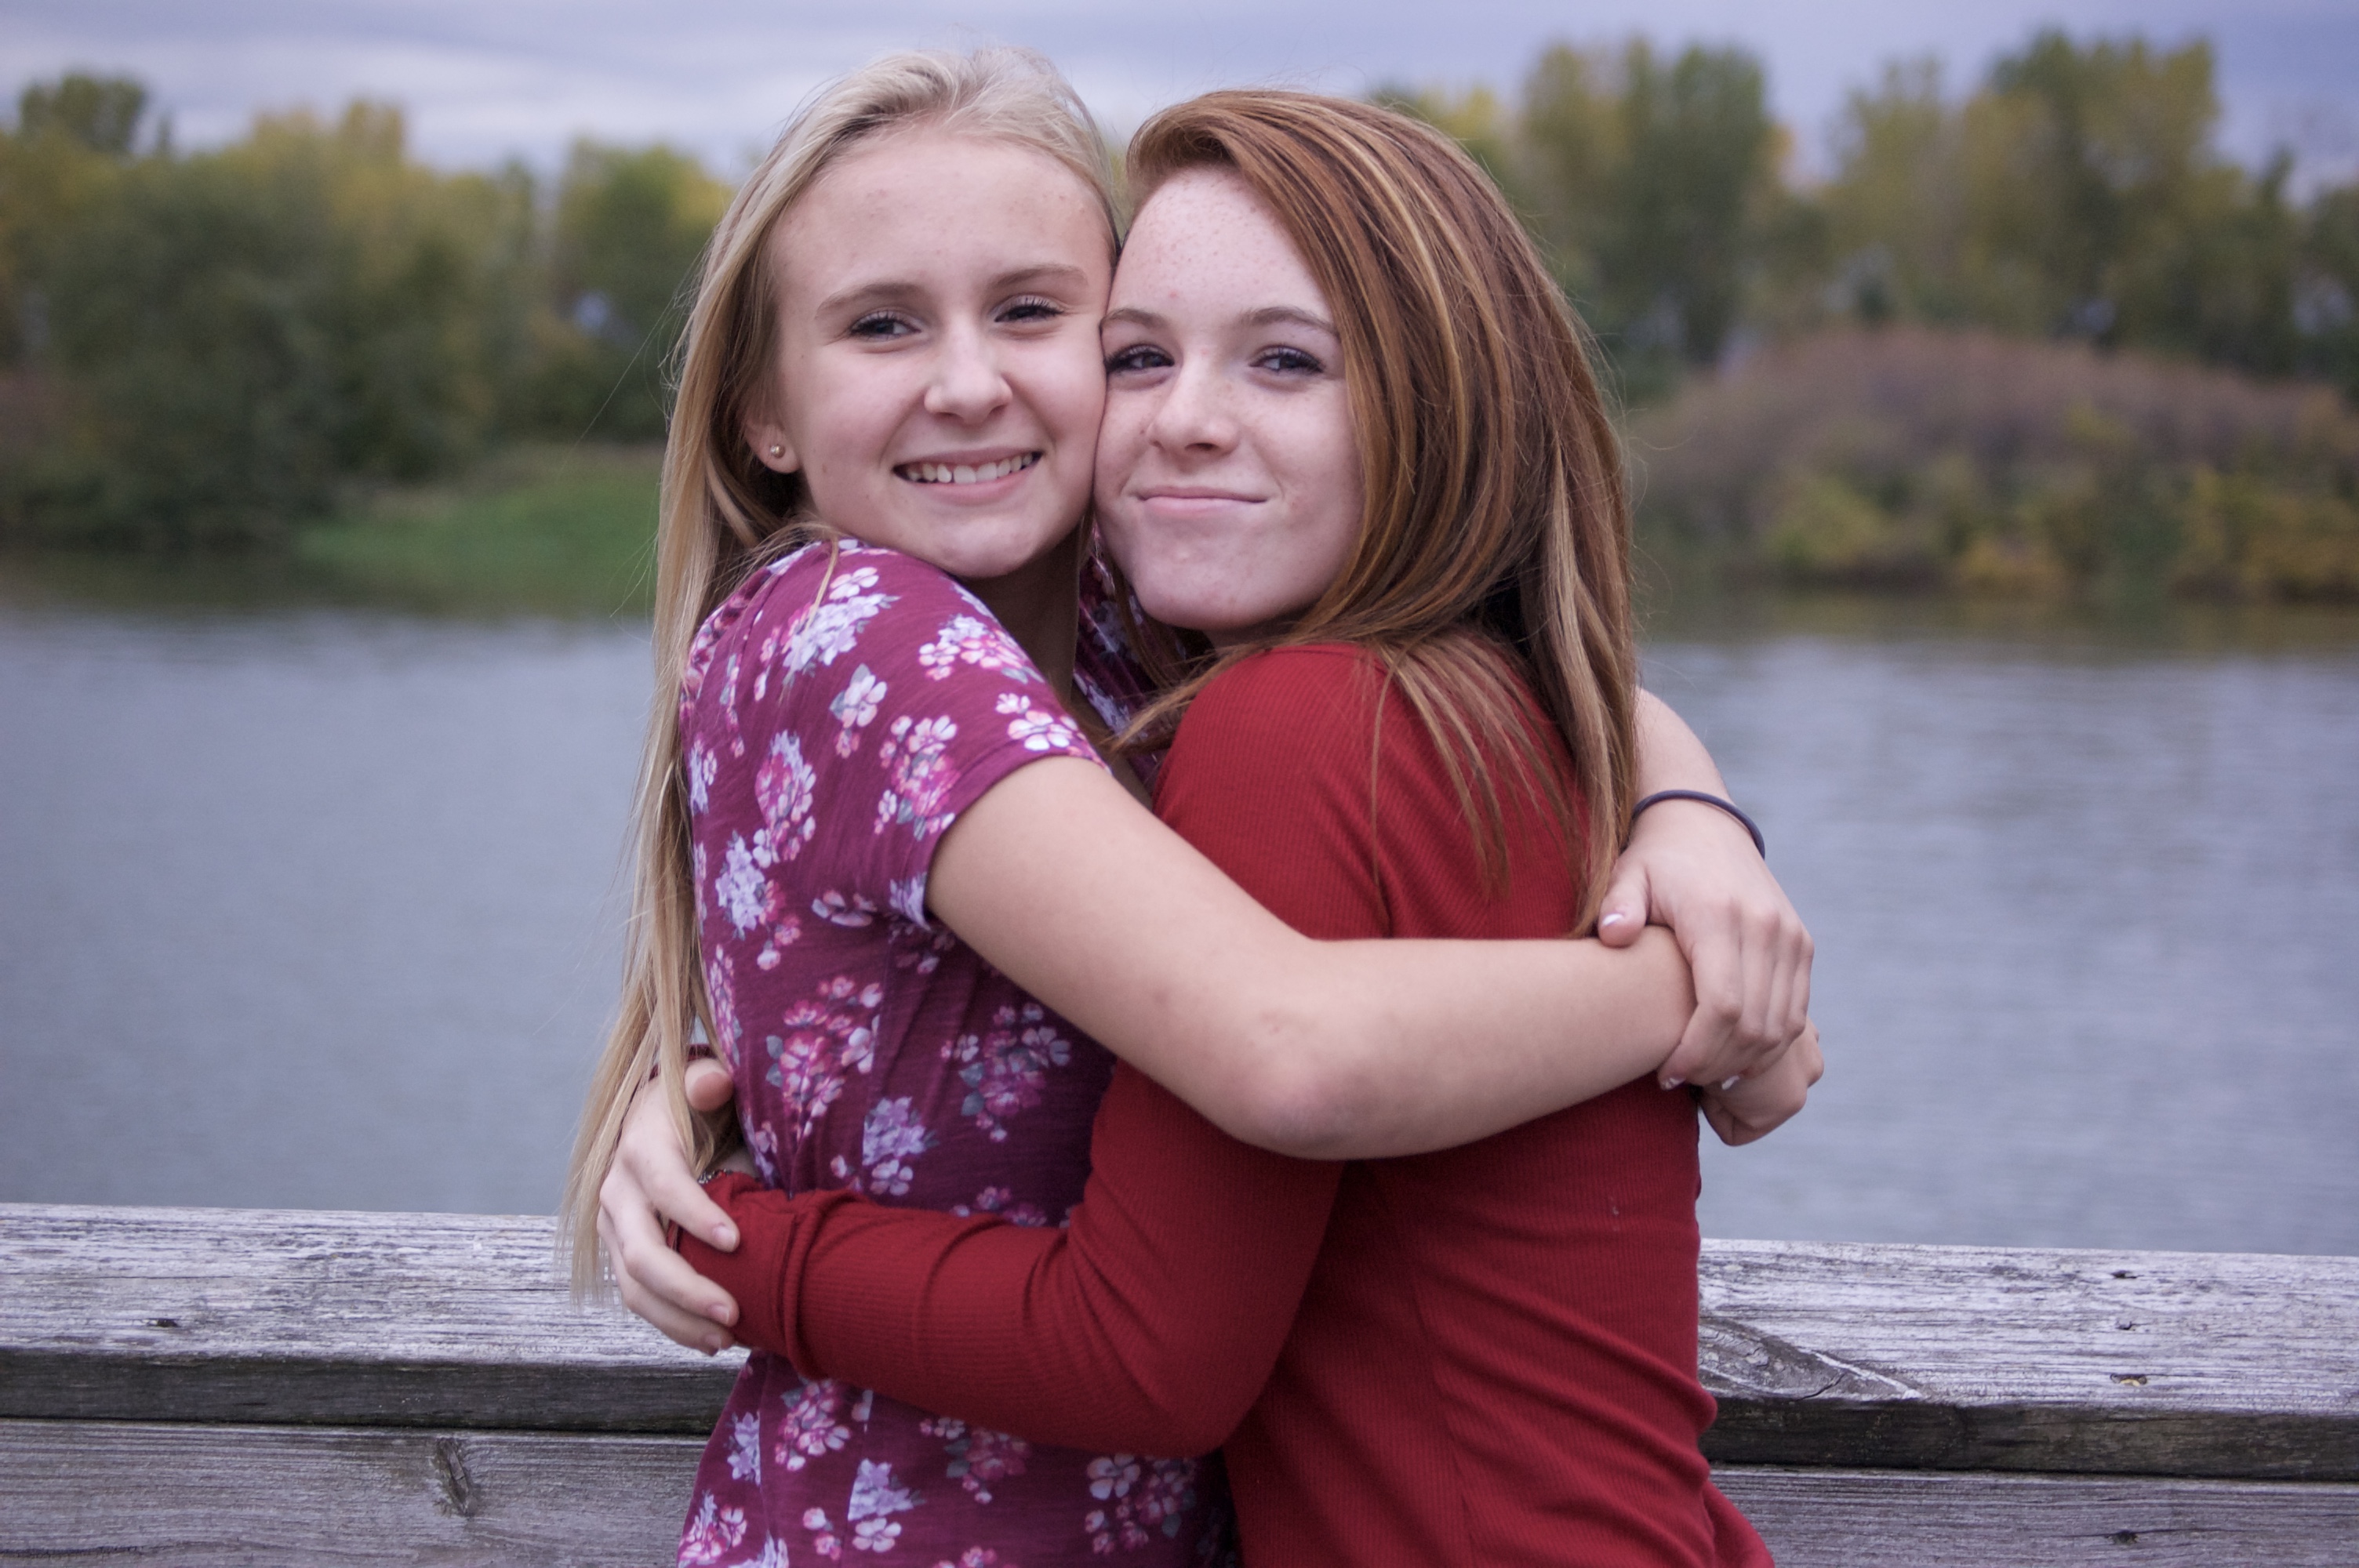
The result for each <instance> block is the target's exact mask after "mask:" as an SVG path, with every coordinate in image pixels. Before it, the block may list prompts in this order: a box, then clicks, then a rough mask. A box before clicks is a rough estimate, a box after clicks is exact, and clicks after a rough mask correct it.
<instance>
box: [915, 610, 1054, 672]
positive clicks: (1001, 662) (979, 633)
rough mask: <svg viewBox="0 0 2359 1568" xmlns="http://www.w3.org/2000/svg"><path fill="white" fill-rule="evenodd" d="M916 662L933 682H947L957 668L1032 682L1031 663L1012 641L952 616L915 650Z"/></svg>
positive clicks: (972, 621) (967, 618) (983, 625)
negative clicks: (970, 667)
mask: <svg viewBox="0 0 2359 1568" xmlns="http://www.w3.org/2000/svg"><path fill="white" fill-rule="evenodd" d="M918 662H919V664H921V665H925V666H926V674H927V675H929V676H932V677H933V678H934V679H935V680H948V679H950V678H951V670H953V669H955V668H957V667H958V666H959V665H961V664H969V665H975V666H976V667H977V668H979V669H985V670H989V671H991V672H992V673H993V674H994V675H1003V676H1012V677H1013V678H1015V679H1016V680H1021V681H1028V680H1031V679H1034V678H1035V677H1034V676H1033V673H1032V660H1031V657H1030V656H1029V655H1028V654H1026V653H1025V652H1024V650H1023V649H1022V648H1021V647H1020V646H1018V645H1017V643H1016V639H1015V638H1013V637H1010V636H1009V635H1008V634H1007V633H1006V632H1004V631H1002V630H1001V629H1000V628H999V627H997V626H995V625H994V624H992V623H991V622H985V621H978V620H976V619H975V618H974V617H973V616H972V615H954V616H952V617H951V619H950V620H949V622H946V623H945V624H944V625H943V627H942V629H941V632H940V633H939V634H938V635H937V636H936V637H935V639H934V640H933V641H932V642H930V643H927V644H926V645H925V646H924V647H922V648H919V650H918Z"/></svg>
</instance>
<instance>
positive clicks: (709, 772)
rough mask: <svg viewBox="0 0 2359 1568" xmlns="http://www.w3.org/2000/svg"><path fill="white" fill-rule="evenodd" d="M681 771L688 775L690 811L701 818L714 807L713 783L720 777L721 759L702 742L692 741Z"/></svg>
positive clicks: (681, 764) (681, 765)
mask: <svg viewBox="0 0 2359 1568" xmlns="http://www.w3.org/2000/svg"><path fill="white" fill-rule="evenodd" d="M680 769H681V771H682V772H683V773H686V774H687V775H688V809H689V810H690V811H692V812H694V813H696V814H697V815H698V816H702V815H703V814H704V812H705V811H706V809H707V808H708V807H709V806H711V805H712V781H713V780H714V779H715V778H717V777H719V776H720V773H721V759H720V758H718V757H716V756H714V755H713V754H712V752H710V751H708V750H706V749H705V744H704V742H703V741H701V740H697V741H690V743H689V747H688V756H687V758H686V760H684V761H683V762H681V763H680Z"/></svg>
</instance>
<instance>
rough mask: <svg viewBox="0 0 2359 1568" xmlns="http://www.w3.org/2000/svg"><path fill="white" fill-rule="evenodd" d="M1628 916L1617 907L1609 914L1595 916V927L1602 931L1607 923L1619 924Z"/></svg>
mask: <svg viewBox="0 0 2359 1568" xmlns="http://www.w3.org/2000/svg"><path fill="white" fill-rule="evenodd" d="M1629 918H1630V917H1629V916H1628V915H1626V914H1623V913H1622V912H1621V911H1620V910H1618V909H1617V910H1615V911H1614V913H1613V914H1601V915H1599V916H1598V917H1597V929H1599V930H1600V931H1603V930H1604V929H1605V928H1606V927H1607V926H1609V925H1621V924H1622V923H1623V922H1624V921H1625V920H1627V919H1629Z"/></svg>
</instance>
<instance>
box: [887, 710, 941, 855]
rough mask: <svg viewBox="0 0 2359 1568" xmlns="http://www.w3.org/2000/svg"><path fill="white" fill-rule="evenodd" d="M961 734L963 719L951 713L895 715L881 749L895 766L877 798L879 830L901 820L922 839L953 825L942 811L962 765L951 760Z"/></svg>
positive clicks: (889, 765) (900, 822) (888, 765)
mask: <svg viewBox="0 0 2359 1568" xmlns="http://www.w3.org/2000/svg"><path fill="white" fill-rule="evenodd" d="M957 738H958V724H957V722H956V721H955V720H953V719H951V718H950V717H949V716H948V715H944V716H943V717H941V718H940V719H911V718H910V717H909V716H908V715H907V714H903V715H902V716H901V717H900V718H898V719H895V720H893V727H892V730H891V732H890V733H889V734H888V735H887V736H886V741H885V744H884V746H883V748H882V749H881V750H880V751H879V752H878V753H877V755H878V758H879V760H880V761H882V762H885V764H886V766H887V767H889V768H890V769H891V770H892V773H891V778H892V782H891V783H890V784H887V785H886V789H885V793H884V794H883V795H879V796H878V797H877V800H876V827H875V831H877V832H879V833H882V832H884V831H885V829H886V828H887V827H893V826H894V825H896V824H900V825H903V826H906V827H908V829H909V831H910V833H911V834H913V835H914V836H916V837H917V838H931V837H933V836H934V835H935V834H937V833H940V831H941V830H942V829H943V828H945V827H949V826H950V825H951V819H950V817H949V816H947V815H945V814H944V813H943V811H942V802H943V801H945V800H947V799H948V798H949V797H950V793H951V785H953V784H957V783H958V770H957V769H956V768H955V767H953V766H951V761H950V755H949V752H950V743H951V741H954V740H956V739H957Z"/></svg>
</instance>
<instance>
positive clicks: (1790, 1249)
mask: <svg viewBox="0 0 2359 1568" xmlns="http://www.w3.org/2000/svg"><path fill="white" fill-rule="evenodd" d="M552 1259H553V1248H552V1239H551V1231H550V1224H549V1221H548V1220H547V1219H545V1218H516V1217H477V1216H453V1215H385V1214H331V1213H299V1214H289V1213H275V1212H265V1211H247V1210H219V1209H213V1210H203V1209H100V1208H62V1207H46V1206H27V1205H0V1416H18V1417H46V1418H80V1419H91V1420H98V1419H113V1420H148V1421H247V1422H279V1423H285V1422H322V1423H327V1424H355V1425H360V1424H367V1425H381V1424H410V1425H421V1426H450V1427H486V1428H508V1429H563V1430H583V1431H609V1432H639V1433H679V1434H682V1435H701V1434H702V1433H705V1432H706V1431H707V1430H709V1429H710V1426H711V1423H712V1421H713V1419H714V1417H715V1415H716V1414H717V1412H718V1411H719V1408H720V1404H721V1401H722V1400H723V1396H724V1395H725V1392H726V1390H727V1387H728V1382H729V1379H730V1378H731V1377H732V1376H734V1357H733V1358H724V1360H723V1362H720V1363H715V1362H712V1361H708V1360H706V1359H704V1358H703V1357H698V1356H696V1355H694V1354H693V1353H691V1352H689V1351H685V1350H681V1349H679V1347H677V1346H672V1345H670V1344H669V1343H667V1342H666V1341H664V1340H662V1339H661V1338H660V1337H658V1336H656V1335H655V1334H654V1333H653V1332H652V1331H650V1330H648V1329H647V1328H645V1327H644V1326H643V1325H639V1324H637V1323H636V1322H635V1321H633V1320H632V1319H631V1318H629V1317H628V1315H627V1314H624V1313H622V1312H621V1311H619V1309H615V1308H612V1307H606V1308H598V1309H590V1308H581V1307H577V1306H575V1305H574V1304H572V1303H571V1302H569V1301H568V1299H567V1297H566V1294H565V1291H564V1288H563V1286H562V1285H561V1283H560V1281H558V1279H557V1276H556V1272H555V1270H554V1267H553V1262H552ZM1703 1301H1704V1307H1705V1321H1704V1334H1703V1356H1702V1361H1703V1371H1704V1378H1705V1381H1706V1383H1707V1384H1708V1385H1710V1386H1711V1387H1712V1389H1713V1390H1714V1391H1715V1392H1716V1393H1717V1394H1719V1395H1720V1397H1721V1400H1722V1417H1721V1422H1720V1424H1719V1426H1717V1427H1716V1428H1714V1430H1713V1431H1712V1433H1711V1434H1710V1436H1709V1438H1708V1441H1707V1448H1708V1449H1709V1451H1710V1452H1711V1453H1712V1454H1713V1456H1714V1457H1715V1458H1716V1459H1718V1460H1721V1461H1723V1462H1732V1463H1750V1464H1777V1465H1851V1466H1864V1467H1880V1468H1900V1467H1920V1466H1922V1467H1934V1468H1951V1469H2014V1470H2045V1471H2075V1472H2091V1473H2113V1474H2136V1473H2143V1474H2157V1475H2189V1476H2244V1477H2247V1478H2284V1479H2305V1480H2359V1260H2354V1259H2341V1258H2285V1257H2259V1256H2242V1255H2209V1254H2185V1253H2099V1252H2070V1251H2028V1250H2001V1249H1978V1248H1951V1247H1892V1246H1875V1247H1871V1246H1846V1245H1832V1244H1817V1243H1773V1242H1717V1243H1710V1244H1707V1246H1706V1249H1705V1254H1704V1263H1703Z"/></svg>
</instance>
